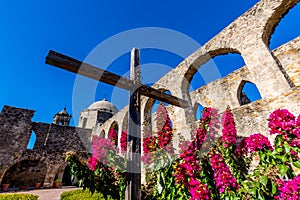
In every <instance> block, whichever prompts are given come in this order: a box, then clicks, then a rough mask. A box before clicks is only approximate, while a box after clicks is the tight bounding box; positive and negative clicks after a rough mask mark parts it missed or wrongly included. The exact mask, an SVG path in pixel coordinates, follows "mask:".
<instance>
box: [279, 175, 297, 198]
mask: <svg viewBox="0 0 300 200" xmlns="http://www.w3.org/2000/svg"><path fill="white" fill-rule="evenodd" d="M276 184H277V188H278V191H279V195H278V196H275V197H274V198H275V199H289V200H299V199H300V175H298V176H296V177H295V178H293V179H292V180H286V181H284V180H282V179H278V180H277V183H276Z"/></svg>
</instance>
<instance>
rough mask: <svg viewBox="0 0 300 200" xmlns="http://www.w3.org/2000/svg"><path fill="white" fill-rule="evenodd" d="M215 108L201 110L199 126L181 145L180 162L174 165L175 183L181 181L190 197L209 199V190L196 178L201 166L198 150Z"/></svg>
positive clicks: (203, 140)
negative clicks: (190, 138)
mask: <svg viewBox="0 0 300 200" xmlns="http://www.w3.org/2000/svg"><path fill="white" fill-rule="evenodd" d="M215 111H216V110H215V109H212V108H206V109H204V110H203V114H202V118H201V119H200V124H199V127H198V129H197V131H196V135H195V137H194V140H193V141H192V142H185V143H183V144H182V145H181V146H180V147H181V154H180V162H179V163H178V164H177V165H176V168H175V172H174V176H175V181H176V183H182V184H184V186H186V187H187V188H188V189H189V192H190V194H191V199H211V192H210V191H209V189H208V187H207V185H206V184H204V183H201V181H199V180H198V179H197V177H198V175H199V174H200V172H201V170H203V169H202V167H201V165H200V163H199V161H200V159H201V158H200V155H199V153H200V150H202V149H201V148H202V145H203V143H204V142H205V141H206V139H207V129H209V128H210V124H213V123H210V122H211V117H212V115H213V114H215V113H216V112H215Z"/></svg>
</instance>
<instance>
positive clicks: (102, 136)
mask: <svg viewBox="0 0 300 200" xmlns="http://www.w3.org/2000/svg"><path fill="white" fill-rule="evenodd" d="M100 138H105V131H104V130H102V131H101V133H100Z"/></svg>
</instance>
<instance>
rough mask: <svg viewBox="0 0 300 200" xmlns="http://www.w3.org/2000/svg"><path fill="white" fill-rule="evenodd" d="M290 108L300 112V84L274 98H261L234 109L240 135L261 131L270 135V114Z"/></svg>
mask: <svg viewBox="0 0 300 200" xmlns="http://www.w3.org/2000/svg"><path fill="white" fill-rule="evenodd" d="M279 108H281V109H283V108H285V109H288V110H289V111H290V112H291V113H293V114H294V115H296V116H297V115H298V114H300V86H296V87H294V88H293V89H291V90H289V91H288V92H286V93H285V94H283V95H280V96H277V97H274V98H272V99H260V100H258V101H255V102H253V103H250V104H247V105H244V106H241V107H239V108H235V109H233V110H232V113H233V116H234V119H235V122H236V128H237V132H238V134H239V136H249V135H250V134H253V133H261V134H264V135H266V136H268V137H270V135H269V129H268V121H267V119H268V118H269V116H270V114H271V113H272V112H273V111H274V110H276V109H279Z"/></svg>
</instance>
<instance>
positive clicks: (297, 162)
mask: <svg viewBox="0 0 300 200" xmlns="http://www.w3.org/2000/svg"><path fill="white" fill-rule="evenodd" d="M293 165H294V166H295V167H297V168H299V169H300V161H296V162H293Z"/></svg>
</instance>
